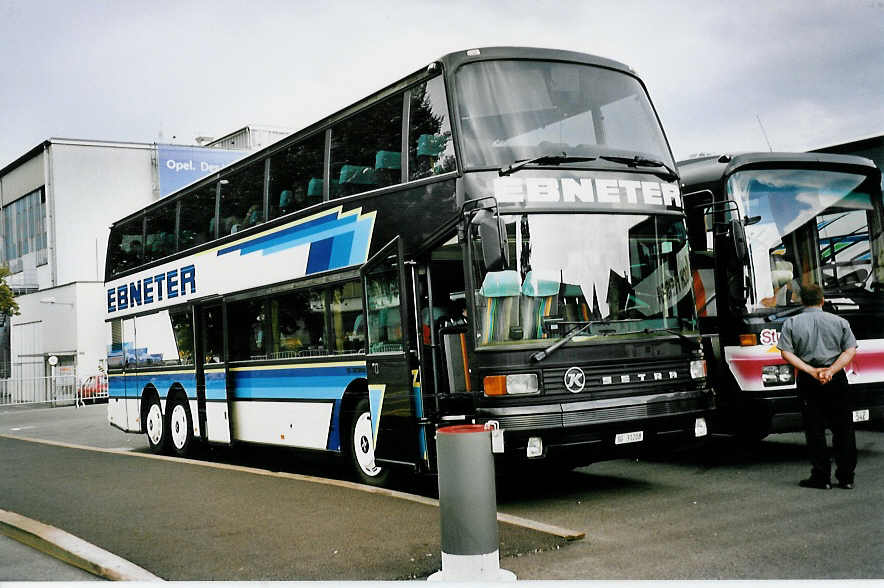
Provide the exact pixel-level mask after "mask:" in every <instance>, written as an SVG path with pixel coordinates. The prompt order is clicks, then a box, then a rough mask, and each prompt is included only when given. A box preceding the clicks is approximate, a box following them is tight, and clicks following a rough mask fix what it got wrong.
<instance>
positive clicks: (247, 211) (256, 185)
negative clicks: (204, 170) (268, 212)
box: [218, 161, 264, 237]
mask: <svg viewBox="0 0 884 588" xmlns="http://www.w3.org/2000/svg"><path fill="white" fill-rule="evenodd" d="M262 222H264V162H263V161H261V162H257V163H253V164H252V165H249V166H248V167H246V168H245V169H242V170H239V171H238V172H236V173H233V174H230V175H228V176H224V177H222V178H221V220H220V222H219V226H218V236H219V237H223V236H225V235H232V234H233V233H236V232H239V231H242V230H243V229H246V228H248V227H251V226H254V225H257V224H258V223H262Z"/></svg>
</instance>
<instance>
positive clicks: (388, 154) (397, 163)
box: [374, 151, 402, 169]
mask: <svg viewBox="0 0 884 588" xmlns="http://www.w3.org/2000/svg"><path fill="white" fill-rule="evenodd" d="M374 168H375V169H402V154H401V153H399V152H398V151H378V153H377V155H375V157H374Z"/></svg>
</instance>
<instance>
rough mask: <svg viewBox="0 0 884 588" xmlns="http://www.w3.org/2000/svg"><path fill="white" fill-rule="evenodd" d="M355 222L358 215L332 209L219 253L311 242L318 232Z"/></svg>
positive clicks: (244, 251)
mask: <svg viewBox="0 0 884 588" xmlns="http://www.w3.org/2000/svg"><path fill="white" fill-rule="evenodd" d="M355 222H356V215H350V216H346V217H343V218H339V217H338V211H336V210H335V211H332V213H331V214H327V215H325V216H323V217H320V218H318V219H314V220H312V221H309V222H306V223H303V224H300V225H295V226H293V227H288V228H287V229H283V230H281V231H277V232H275V233H271V234H269V235H262V236H260V237H256V238H255V239H251V240H249V241H245V242H243V243H238V244H236V245H232V246H230V247H225V248H224V249H220V250H219V251H218V255H225V254H227V253H233V252H235V251H239V252H240V254H241V255H245V254H247V253H253V252H255V251H260V250H262V249H267V248H270V247H273V246H278V245H286V246H289V247H292V246H294V245H297V244H299V243H303V242H311V241H313V240H315V238H316V236H317V235H318V234H320V233H323V232H325V231H328V230H330V229H333V228H336V227H340V226H344V225H348V224H352V223H355Z"/></svg>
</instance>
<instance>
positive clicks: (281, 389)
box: [232, 366, 364, 400]
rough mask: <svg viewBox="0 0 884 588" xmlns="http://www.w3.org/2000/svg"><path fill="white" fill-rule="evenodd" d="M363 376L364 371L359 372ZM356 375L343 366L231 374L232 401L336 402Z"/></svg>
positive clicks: (238, 371) (240, 371) (236, 372)
mask: <svg viewBox="0 0 884 588" xmlns="http://www.w3.org/2000/svg"><path fill="white" fill-rule="evenodd" d="M362 373H364V371H363V372H362ZM355 376H357V374H354V373H353V371H351V370H350V369H348V368H347V367H346V366H342V367H340V368H304V369H300V370H299V369H297V368H295V369H280V370H252V371H242V370H237V371H235V372H232V377H233V384H234V385H233V389H234V390H235V392H234V399H236V400H257V399H267V400H340V399H341V398H343V396H344V390H346V389H347V386H348V385H349V384H350V382H352V381H353V378H354V377H355Z"/></svg>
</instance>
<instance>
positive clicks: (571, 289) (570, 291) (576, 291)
mask: <svg viewBox="0 0 884 588" xmlns="http://www.w3.org/2000/svg"><path fill="white" fill-rule="evenodd" d="M562 296H583V288H581V287H580V286H578V285H577V284H565V291H564V292H562Z"/></svg>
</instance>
